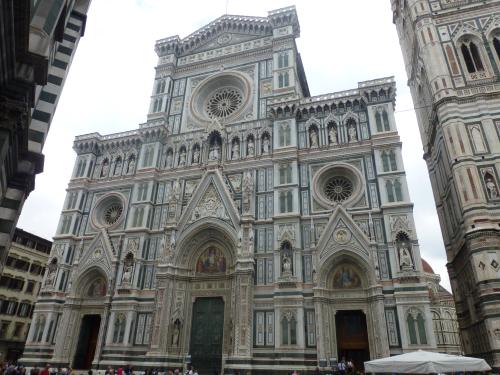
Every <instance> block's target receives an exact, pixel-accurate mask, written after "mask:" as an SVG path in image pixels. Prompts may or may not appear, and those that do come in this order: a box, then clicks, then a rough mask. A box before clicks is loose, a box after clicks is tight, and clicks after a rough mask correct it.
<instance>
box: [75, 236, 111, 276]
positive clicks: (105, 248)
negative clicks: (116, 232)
mask: <svg viewBox="0 0 500 375" xmlns="http://www.w3.org/2000/svg"><path fill="white" fill-rule="evenodd" d="M80 256H81V257H80V259H79V260H78V268H77V272H76V275H75V276H76V277H74V279H75V280H77V279H78V277H79V276H80V275H82V274H83V273H85V271H87V270H88V269H90V268H93V267H98V268H100V269H101V270H102V271H103V272H104V273H105V274H106V275H107V276H108V277H110V275H111V268H112V262H113V259H114V258H115V254H114V249H113V244H112V242H111V241H110V239H109V236H108V234H107V233H106V230H105V229H101V232H99V234H97V236H95V238H94V239H93V240H92V242H91V243H90V245H89V247H88V248H87V249H85V250H83V254H81V255H80Z"/></svg>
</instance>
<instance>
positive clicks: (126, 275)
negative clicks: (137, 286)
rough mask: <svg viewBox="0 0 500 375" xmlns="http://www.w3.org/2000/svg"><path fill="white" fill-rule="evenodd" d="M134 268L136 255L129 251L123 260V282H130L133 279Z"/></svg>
mask: <svg viewBox="0 0 500 375" xmlns="http://www.w3.org/2000/svg"><path fill="white" fill-rule="evenodd" d="M133 268H134V255H133V254H132V253H128V254H127V256H126V257H125V261H124V262H123V276H122V284H130V282H131V281H132V271H133Z"/></svg>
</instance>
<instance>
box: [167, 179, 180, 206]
mask: <svg viewBox="0 0 500 375" xmlns="http://www.w3.org/2000/svg"><path fill="white" fill-rule="evenodd" d="M180 190H181V187H180V182H179V180H178V179H177V180H175V181H174V182H173V183H172V189H171V190H170V194H169V201H170V202H177V201H178V200H179V199H180Z"/></svg>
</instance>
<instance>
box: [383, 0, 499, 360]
mask: <svg viewBox="0 0 500 375" xmlns="http://www.w3.org/2000/svg"><path fill="white" fill-rule="evenodd" d="M391 4H392V9H393V12H394V23H395V24H396V27H397V30H398V34H399V39H400V42H401V47H402V51H403V57H404V59H405V64H406V71H407V74H408V83H409V86H410V89H411V92H412V96H413V101H414V104H415V107H416V112H417V120H418V124H419V128H420V134H421V137H422V143H423V145H424V159H425V160H426V162H427V167H428V169H429V175H430V180H431V184H432V189H433V191H434V199H435V201H436V207H437V211H438V216H439V220H440V223H441V232H442V234H443V239H444V244H445V248H446V255H447V259H448V272H449V275H450V281H451V287H452V289H453V293H454V298H455V303H456V308H457V318H458V322H459V325H460V330H461V336H462V340H463V349H464V352H465V354H468V355H474V356H479V357H482V358H485V359H486V360H487V361H488V362H489V363H490V365H491V366H492V367H495V368H497V369H498V368H500V317H499V315H498V312H499V311H500V221H499V217H500V189H499V187H500V185H499V182H500V180H499V175H500V113H499V111H498V108H499V107H500V86H499V84H498V82H499V80H500V1H497V0H492V1H487V2H480V1H474V0H468V1H456V0H454V1H448V0H446V1H445V0H440V1H416V0H411V1H399V0H392V1H391Z"/></svg>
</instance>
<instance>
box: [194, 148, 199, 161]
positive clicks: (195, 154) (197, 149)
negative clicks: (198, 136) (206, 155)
mask: <svg viewBox="0 0 500 375" xmlns="http://www.w3.org/2000/svg"><path fill="white" fill-rule="evenodd" d="M199 162H200V149H199V148H198V147H196V148H195V149H194V151H193V163H199Z"/></svg>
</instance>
